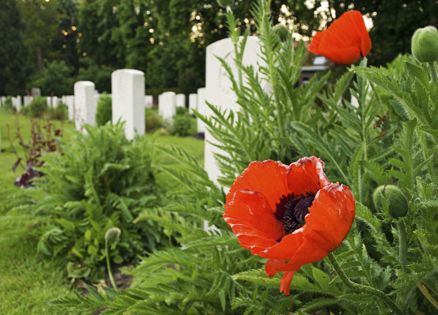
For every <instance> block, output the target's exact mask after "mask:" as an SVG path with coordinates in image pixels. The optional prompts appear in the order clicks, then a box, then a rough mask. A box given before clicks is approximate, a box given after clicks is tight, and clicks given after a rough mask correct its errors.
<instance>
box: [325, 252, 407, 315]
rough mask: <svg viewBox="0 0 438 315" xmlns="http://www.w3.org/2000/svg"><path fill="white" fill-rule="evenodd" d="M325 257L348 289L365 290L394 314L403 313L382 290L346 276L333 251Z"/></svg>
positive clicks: (401, 314) (400, 314)
mask: <svg viewBox="0 0 438 315" xmlns="http://www.w3.org/2000/svg"><path fill="white" fill-rule="evenodd" d="M327 257H328V259H329V261H330V263H331V265H332V267H333V269H335V270H336V273H337V274H338V275H339V278H341V280H342V281H343V282H344V283H345V285H347V286H348V287H349V288H350V289H352V290H353V291H356V292H358V293H360V292H365V293H367V294H370V295H374V296H376V297H378V298H379V299H381V300H382V301H383V302H384V303H385V304H386V305H387V306H389V307H390V308H391V309H392V310H393V312H394V314H398V315H403V312H402V311H401V310H400V308H399V307H398V306H397V305H396V304H395V303H394V302H393V301H392V300H391V298H390V297H389V296H388V295H386V294H385V293H384V292H382V291H380V290H378V289H376V288H373V287H370V286H367V285H363V284H359V283H356V282H354V281H351V280H350V278H348V276H347V274H346V273H345V272H344V270H343V269H342V267H341V266H340V265H339V263H338V261H337V260H336V257H335V255H334V254H333V253H330V254H328V256H327Z"/></svg>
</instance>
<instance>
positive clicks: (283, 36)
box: [272, 24, 290, 42]
mask: <svg viewBox="0 0 438 315" xmlns="http://www.w3.org/2000/svg"><path fill="white" fill-rule="evenodd" d="M272 30H273V31H274V32H275V34H277V36H278V38H279V39H280V41H281V42H285V41H287V39H288V38H289V36H290V32H289V29H288V28H287V26H286V25H283V24H277V25H275V26H274V27H273V28H272Z"/></svg>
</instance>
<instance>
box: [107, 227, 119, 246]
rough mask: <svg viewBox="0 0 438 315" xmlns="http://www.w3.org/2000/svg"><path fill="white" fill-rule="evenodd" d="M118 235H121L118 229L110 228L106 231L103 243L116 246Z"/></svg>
mask: <svg viewBox="0 0 438 315" xmlns="http://www.w3.org/2000/svg"><path fill="white" fill-rule="evenodd" d="M120 234H122V231H121V230H120V229H119V228H118V227H112V228H110V229H108V230H107V231H106V233H105V241H106V242H107V243H108V244H116V243H118V242H119V240H120Z"/></svg>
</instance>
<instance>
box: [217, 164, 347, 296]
mask: <svg viewBox="0 0 438 315" xmlns="http://www.w3.org/2000/svg"><path fill="white" fill-rule="evenodd" d="M323 168H324V162H323V161H321V160H320V159H318V158H316V157H310V158H308V157H305V158H302V159H300V160H299V161H297V162H295V163H292V164H290V165H284V164H282V163H280V162H275V161H271V160H269V161H264V162H252V163H251V164H250V165H249V166H248V168H247V169H246V170H245V171H244V172H243V173H242V175H240V176H239V177H237V179H236V180H235V181H234V183H233V185H232V186H231V189H230V191H229V193H228V195H227V198H226V205H225V212H224V219H225V221H226V222H227V223H228V224H229V225H230V227H231V229H232V230H233V232H234V234H235V235H236V236H237V238H238V240H239V243H240V245H241V246H242V247H245V248H247V249H249V250H250V251H251V252H252V253H253V254H255V255H258V256H261V257H264V258H268V261H267V262H266V266H265V267H266V268H265V269H266V273H267V274H268V276H271V277H272V276H274V275H275V273H277V272H284V274H283V277H282V279H281V284H280V291H281V292H284V293H285V294H286V295H288V294H289V287H290V283H291V281H292V277H293V275H294V272H295V271H297V270H298V269H299V268H300V267H301V266H302V265H304V264H308V263H312V262H316V261H319V260H321V259H322V258H324V257H325V256H327V254H328V253H329V252H330V251H332V250H334V249H335V248H337V247H338V246H339V245H340V244H341V242H342V240H343V239H344V238H345V236H346V235H347V233H348V231H349V230H350V227H351V224H352V223H353V219H354V214H355V201H354V197H353V194H352V193H351V191H350V189H349V188H348V187H347V186H344V185H340V184H338V183H331V182H330V181H329V180H328V178H327V177H326V176H325V174H324V171H323Z"/></svg>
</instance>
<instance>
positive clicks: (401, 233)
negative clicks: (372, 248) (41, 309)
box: [397, 218, 408, 270]
mask: <svg viewBox="0 0 438 315" xmlns="http://www.w3.org/2000/svg"><path fill="white" fill-rule="evenodd" d="M397 226H398V257H399V260H400V265H401V267H402V270H405V269H406V265H407V258H406V256H407V252H408V250H407V247H406V239H407V237H406V225H405V222H404V221H403V218H400V219H399V220H398V222H397Z"/></svg>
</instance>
